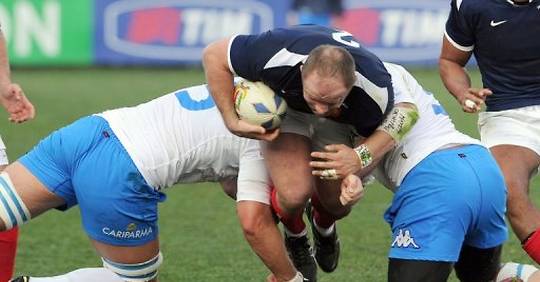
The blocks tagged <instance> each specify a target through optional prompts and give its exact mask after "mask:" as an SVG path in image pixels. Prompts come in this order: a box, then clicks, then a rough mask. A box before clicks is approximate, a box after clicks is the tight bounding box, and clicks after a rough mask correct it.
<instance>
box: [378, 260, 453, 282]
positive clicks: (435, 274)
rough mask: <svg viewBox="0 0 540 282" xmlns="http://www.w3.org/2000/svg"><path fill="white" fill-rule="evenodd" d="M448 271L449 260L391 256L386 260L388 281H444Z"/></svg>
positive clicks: (449, 266)
mask: <svg viewBox="0 0 540 282" xmlns="http://www.w3.org/2000/svg"><path fill="white" fill-rule="evenodd" d="M450 272H452V263H450V262H438V261H427V260H407V259H392V258H391V259H390V260H389V262H388V282H444V281H447V280H448V276H449V275H450Z"/></svg>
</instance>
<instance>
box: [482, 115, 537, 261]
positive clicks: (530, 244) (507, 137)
mask: <svg viewBox="0 0 540 282" xmlns="http://www.w3.org/2000/svg"><path fill="white" fill-rule="evenodd" d="M478 124H479V128H480V135H481V136H482V142H483V143H484V144H486V145H487V146H488V147H489V148H490V150H491V152H492V153H493V155H494V156H495V158H496V160H497V163H498V164H499V166H500V167H501V170H502V171H503V174H504V177H505V180H506V185H507V188H508V201H507V208H508V211H507V216H508V220H509V222H510V224H511V226H512V228H513V230H514V233H515V234H516V236H517V237H518V239H519V240H521V241H522V243H523V248H524V249H525V251H526V252H527V253H528V254H529V256H530V257H531V258H533V259H534V260H535V261H536V262H537V263H540V232H536V231H537V230H538V229H540V210H539V209H538V208H537V207H535V206H534V204H533V203H532V201H531V200H530V199H529V184H530V183H529V181H530V178H531V176H532V175H534V174H535V173H536V172H537V169H538V166H539V164H540V156H539V155H540V139H539V138H538V137H539V136H540V106H531V107H525V108H520V109H515V110H509V111H503V112H497V113H492V112H485V113H481V114H480V116H479V119H478Z"/></svg>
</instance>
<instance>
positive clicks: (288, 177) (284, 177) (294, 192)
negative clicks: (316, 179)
mask: <svg viewBox="0 0 540 282" xmlns="http://www.w3.org/2000/svg"><path fill="white" fill-rule="evenodd" d="M310 148H311V142H310V140H309V139H308V138H307V137H305V136H302V135H299V134H295V133H281V134H280V135H279V136H278V137H277V139H276V140H274V141H272V142H266V143H265V144H264V146H263V154H264V158H265V162H266V165H267V167H268V171H269V173H270V176H271V178H272V181H273V183H274V186H275V188H276V190H277V191H278V194H279V196H280V199H281V200H286V201H290V202H292V203H300V202H302V203H303V202H305V201H307V199H308V198H309V196H310V195H311V193H312V189H313V188H312V187H313V178H312V175H311V168H310V166H309V161H310V160H311V157H310V153H311V149H310Z"/></svg>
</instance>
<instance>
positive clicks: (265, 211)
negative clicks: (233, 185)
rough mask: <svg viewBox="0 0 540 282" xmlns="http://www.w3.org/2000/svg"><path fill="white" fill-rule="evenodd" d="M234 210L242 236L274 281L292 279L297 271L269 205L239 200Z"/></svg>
mask: <svg viewBox="0 0 540 282" xmlns="http://www.w3.org/2000/svg"><path fill="white" fill-rule="evenodd" d="M236 210H237V213H238V218H239V219H240V225H241V226H242V230H243V232H244V237H245V238H246V240H247V241H248V242H249V244H250V246H251V248H252V249H253V251H254V252H255V253H256V254H257V255H258V256H259V257H260V258H261V260H262V261H263V263H264V264H265V265H266V267H268V269H269V270H270V271H271V272H272V274H273V275H274V276H275V278H276V279H277V280H276V281H290V280H292V279H293V278H294V277H295V276H296V272H297V271H296V269H295V267H294V266H293V264H292V262H291V261H290V260H289V258H288V256H287V250H286V249H285V245H284V244H283V237H282V236H281V234H280V232H279V229H278V228H277V225H276V222H275V221H274V218H273V216H272V213H271V210H270V206H269V205H266V204H262V203H259V202H255V201H240V202H238V204H237V206H236Z"/></svg>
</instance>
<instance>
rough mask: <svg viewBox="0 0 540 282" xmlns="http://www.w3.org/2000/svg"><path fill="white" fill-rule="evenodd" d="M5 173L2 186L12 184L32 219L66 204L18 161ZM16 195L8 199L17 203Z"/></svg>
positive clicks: (0, 182) (7, 168) (1, 182)
mask: <svg viewBox="0 0 540 282" xmlns="http://www.w3.org/2000/svg"><path fill="white" fill-rule="evenodd" d="M4 173H5V174H4V175H3V177H2V180H1V181H0V184H2V185H9V184H8V183H6V182H7V181H10V182H11V184H12V185H13V186H12V187H13V188H14V189H15V193H14V194H16V195H17V196H18V197H20V199H21V200H22V202H23V203H24V205H25V206H26V208H27V209H28V211H29V213H30V215H31V217H32V218H33V217H36V216H38V215H40V214H42V213H43V212H45V211H47V210H49V209H51V208H55V207H58V206H61V205H63V204H64V203H65V201H64V199H63V198H62V197H60V196H58V195H56V194H54V193H53V192H51V191H49V189H47V187H46V186H45V185H44V184H43V183H42V182H41V181H40V180H39V179H38V178H36V176H35V175H34V174H32V172H31V171H30V170H28V169H27V168H26V167H25V166H24V165H22V164H21V163H20V162H18V161H16V162H14V163H12V164H11V165H9V166H8V167H6V169H5V170H4ZM6 175H7V177H8V179H6ZM3 188H5V187H3ZM14 194H11V197H10V196H9V195H6V199H7V198H8V197H9V198H11V200H13V201H15V198H14Z"/></svg>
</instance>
